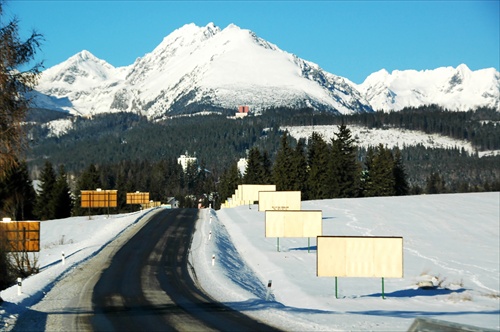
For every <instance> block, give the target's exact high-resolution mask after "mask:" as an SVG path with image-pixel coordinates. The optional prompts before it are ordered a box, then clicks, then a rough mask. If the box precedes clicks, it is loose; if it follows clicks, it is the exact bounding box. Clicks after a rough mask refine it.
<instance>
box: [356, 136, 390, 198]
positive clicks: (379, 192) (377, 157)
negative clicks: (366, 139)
mask: <svg viewBox="0 0 500 332" xmlns="http://www.w3.org/2000/svg"><path fill="white" fill-rule="evenodd" d="M365 166H366V173H365V175H364V196H393V195H395V194H396V190H395V183H396V182H395V179H394V173H393V172H394V158H393V156H392V153H391V151H390V150H388V149H386V148H384V146H383V145H382V144H379V145H378V146H377V147H376V148H375V149H373V148H371V147H370V148H369V149H368V153H367V157H366V162H365Z"/></svg>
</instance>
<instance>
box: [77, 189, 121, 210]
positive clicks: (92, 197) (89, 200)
mask: <svg viewBox="0 0 500 332" xmlns="http://www.w3.org/2000/svg"><path fill="white" fill-rule="evenodd" d="M80 198H81V206H82V207H88V208H107V207H117V205H118V204H117V201H118V190H82V191H81V195H80Z"/></svg>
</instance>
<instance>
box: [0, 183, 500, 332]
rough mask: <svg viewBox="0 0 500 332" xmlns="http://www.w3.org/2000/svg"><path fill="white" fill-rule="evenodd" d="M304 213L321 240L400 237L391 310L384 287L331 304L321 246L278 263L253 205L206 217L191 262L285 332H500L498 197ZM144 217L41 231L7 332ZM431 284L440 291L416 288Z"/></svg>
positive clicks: (10, 295)
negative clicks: (421, 323)
mask: <svg viewBox="0 0 500 332" xmlns="http://www.w3.org/2000/svg"><path fill="white" fill-rule="evenodd" d="M302 209H303V210H322V211H323V232H324V235H353V236H402V237H403V239H404V244H403V247H404V277H403V278H397V279H386V280H385V297H386V298H385V299H382V298H381V280H380V279H377V278H339V280H338V298H335V285H334V279H333V278H319V277H317V276H316V239H313V238H312V239H310V240H311V241H310V248H309V249H310V250H308V240H307V239H301V238H293V239H291V238H286V239H280V251H279V252H278V251H277V240H276V239H275V238H265V237H264V234H265V233H264V215H265V214H264V213H263V212H258V207H257V205H251V206H248V205H247V206H241V207H237V208H232V209H223V210H220V211H213V210H209V209H205V210H200V214H199V216H200V218H199V221H198V224H197V227H196V233H195V236H194V239H193V244H192V248H191V260H192V263H193V265H194V267H195V270H196V275H197V277H198V280H199V281H200V283H201V285H202V287H203V288H204V289H205V290H206V291H208V292H209V293H210V294H211V295H212V296H213V297H214V298H215V299H217V300H219V301H221V302H223V303H225V304H226V305H229V306H231V307H234V308H236V309H237V310H240V311H242V312H244V313H246V314H248V315H252V316H255V317H257V318H259V319H261V320H264V321H267V322H269V323H270V324H274V325H277V326H278V327H281V328H283V329H286V330H295V331H304V330H307V331H311V330H315V331H332V330H341V331H344V330H379V331H388V330H397V331H401V330H407V329H408V328H409V327H410V325H411V323H412V322H413V320H414V319H415V318H417V317H429V318H435V319H439V320H444V321H450V322H456V323H463V324H468V325H474V326H478V327H482V328H489V329H493V330H499V329H500V278H499V275H500V193H498V192H494V193H474V194H448V195H427V196H426V195H422V196H405V197H388V198H387V197H386V198H358V199H332V200H320V201H305V202H302ZM148 212H150V211H145V212H143V213H148ZM141 215H142V214H141V213H135V214H128V215H115V216H111V217H110V218H109V219H107V218H105V216H103V217H94V220H90V221H89V220H88V218H85V217H83V218H82V217H80V218H69V219H64V220H54V221H47V222H43V223H42V234H41V236H42V250H41V251H40V254H39V257H40V266H41V267H42V271H41V273H40V274H39V275H36V276H33V277H30V278H28V279H27V280H25V281H24V283H23V294H22V295H21V296H18V295H17V288H16V286H14V287H11V288H9V289H7V290H5V291H3V292H2V294H1V296H2V297H3V299H4V300H5V301H6V303H4V304H3V305H2V306H0V330H2V329H5V330H10V328H11V327H12V325H13V324H14V323H15V322H16V319H17V318H18V317H19V314H20V313H22V312H23V311H24V310H27V309H28V308H29V307H30V306H32V305H34V304H35V303H38V304H37V308H38V309H37V310H40V307H43V305H41V304H43V300H44V293H45V292H49V291H50V289H51V287H52V285H54V284H55V283H57V282H58V281H59V280H61V279H62V278H64V277H65V276H66V275H68V274H69V273H71V272H72V271H73V270H74V269H75V267H76V264H78V263H80V262H83V261H85V260H86V259H87V257H90V256H92V255H95V252H96V251H98V250H99V249H100V248H101V247H102V246H103V245H104V244H106V243H108V242H109V241H110V239H112V238H114V237H116V236H117V234H118V233H119V232H120V231H121V230H122V229H124V228H126V227H128V226H130V225H133V224H134V223H135V222H137V219H138V218H140V217H141ZM89 234H92V235H91V236H89ZM61 251H64V252H65V253H66V265H64V266H62V264H61V257H60V256H61ZM213 256H215V259H213ZM431 277H436V278H437V280H438V283H439V284H440V286H439V287H437V288H435V289H429V290H424V289H419V288H417V283H418V282H419V281H421V280H427V279H430V278H431ZM269 280H272V288H271V293H270V294H268V293H267V290H268V289H267V284H268V281H269ZM6 324H9V325H8V326H7V325H6Z"/></svg>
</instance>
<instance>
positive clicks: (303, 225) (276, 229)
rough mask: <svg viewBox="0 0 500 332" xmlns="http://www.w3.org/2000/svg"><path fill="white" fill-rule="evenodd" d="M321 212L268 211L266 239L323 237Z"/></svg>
mask: <svg viewBox="0 0 500 332" xmlns="http://www.w3.org/2000/svg"><path fill="white" fill-rule="evenodd" d="M322 219H323V212H322V211H321V210H302V211H294V210H289V211H279V210H276V211H273V210H267V211H266V237H317V236H320V235H323V222H322Z"/></svg>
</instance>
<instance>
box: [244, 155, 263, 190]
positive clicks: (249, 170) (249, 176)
mask: <svg viewBox="0 0 500 332" xmlns="http://www.w3.org/2000/svg"><path fill="white" fill-rule="evenodd" d="M263 175H264V170H263V165H262V156H261V155H260V151H259V149H257V148H256V147H253V148H251V149H250V151H248V159H247V167H246V169H245V174H244V175H243V183H245V184H262V183H263V179H262V176H263Z"/></svg>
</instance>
